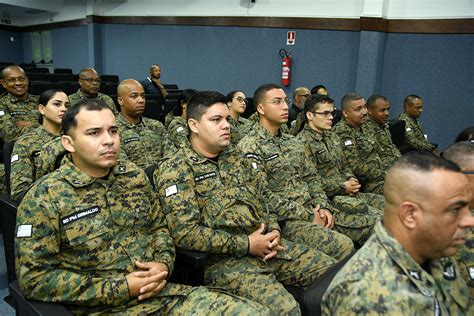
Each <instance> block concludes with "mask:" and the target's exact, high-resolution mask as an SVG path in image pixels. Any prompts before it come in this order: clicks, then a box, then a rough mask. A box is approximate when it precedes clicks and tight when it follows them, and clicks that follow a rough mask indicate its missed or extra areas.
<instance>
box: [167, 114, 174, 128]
mask: <svg viewBox="0 0 474 316" xmlns="http://www.w3.org/2000/svg"><path fill="white" fill-rule="evenodd" d="M174 117H175V116H174V113H173V111H170V112H168V114H166V116H165V128H169V126H170V123H171V121H172V120H174Z"/></svg>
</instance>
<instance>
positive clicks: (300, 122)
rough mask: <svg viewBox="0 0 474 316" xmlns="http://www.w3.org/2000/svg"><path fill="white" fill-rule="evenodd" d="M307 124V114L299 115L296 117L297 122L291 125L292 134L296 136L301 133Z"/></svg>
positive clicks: (301, 113)
mask: <svg viewBox="0 0 474 316" xmlns="http://www.w3.org/2000/svg"><path fill="white" fill-rule="evenodd" d="M305 124H306V114H305V112H304V111H302V112H300V113H298V115H297V116H296V120H295V122H294V123H292V124H291V128H290V134H291V135H293V136H296V135H298V134H299V132H301V130H302V129H303V127H304V125H305Z"/></svg>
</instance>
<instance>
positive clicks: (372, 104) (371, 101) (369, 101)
mask: <svg viewBox="0 0 474 316" xmlns="http://www.w3.org/2000/svg"><path fill="white" fill-rule="evenodd" d="M377 100H383V101H385V102H388V99H387V98H386V97H384V96H383V95H380V94H373V95H371V96H370V97H369V98H368V99H367V107H368V108H371V109H373V108H374V107H375V102H377Z"/></svg>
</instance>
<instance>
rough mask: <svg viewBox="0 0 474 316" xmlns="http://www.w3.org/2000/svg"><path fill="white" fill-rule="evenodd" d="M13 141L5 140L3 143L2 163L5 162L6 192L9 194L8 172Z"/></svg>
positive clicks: (10, 167) (10, 166) (10, 164)
mask: <svg viewBox="0 0 474 316" xmlns="http://www.w3.org/2000/svg"><path fill="white" fill-rule="evenodd" d="M14 145H15V142H7V143H5V144H3V163H4V164H5V181H6V184H7V192H8V194H10V192H11V187H10V174H11V170H12V157H11V156H12V152H13V146H14Z"/></svg>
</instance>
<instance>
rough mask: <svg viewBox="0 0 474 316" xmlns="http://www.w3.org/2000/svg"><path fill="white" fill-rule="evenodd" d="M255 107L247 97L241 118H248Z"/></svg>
mask: <svg viewBox="0 0 474 316" xmlns="http://www.w3.org/2000/svg"><path fill="white" fill-rule="evenodd" d="M255 111H256V109H255V105H254V104H253V98H251V97H247V107H246V108H245V111H244V113H242V117H245V118H248V117H249V116H250V115H252V114H253V113H255Z"/></svg>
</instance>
